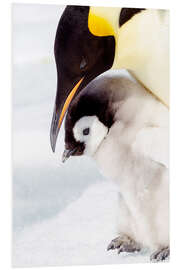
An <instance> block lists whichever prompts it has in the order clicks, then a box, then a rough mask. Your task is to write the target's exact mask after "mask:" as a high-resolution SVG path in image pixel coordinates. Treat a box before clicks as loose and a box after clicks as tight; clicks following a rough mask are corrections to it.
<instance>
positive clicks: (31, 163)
mask: <svg viewBox="0 0 180 270" xmlns="http://www.w3.org/2000/svg"><path fill="white" fill-rule="evenodd" d="M63 9H64V7H61V6H53V5H25V4H14V5H13V16H12V17H13V114H12V116H13V125H12V131H13V254H12V255H13V265H14V266H19V267H20V266H21V267H22V266H25V267H27V266H40V265H42V266H47V265H57V266H58V265H72V264H106V263H107V264H109V263H132V262H147V261H149V258H148V255H147V254H144V253H141V254H140V255H127V256H126V255H117V252H111V251H109V252H107V251H106V247H107V245H108V244H109V242H110V241H111V240H112V239H113V238H114V237H116V236H117V235H116V233H115V224H116V222H115V219H116V218H115V216H116V203H115V201H116V192H115V190H114V188H113V186H112V185H111V183H110V182H108V181H107V180H105V179H104V178H103V177H102V175H101V174H100V173H99V171H98V169H97V168H96V166H95V164H94V163H93V161H92V160H91V159H88V158H85V157H76V158H70V159H69V160H68V161H67V162H66V163H65V164H62V163H61V155H62V152H63V148H64V142H63V135H64V130H63V128H62V129H61V132H60V134H59V138H58V143H57V151H56V154H53V153H52V151H51V148H50V140H49V131H50V123H51V117H52V112H53V106H54V100H55V93H56V68H55V62H54V57H53V43H54V37H55V33H56V28H57V24H58V21H59V18H60V15H61V13H62V11H63Z"/></svg>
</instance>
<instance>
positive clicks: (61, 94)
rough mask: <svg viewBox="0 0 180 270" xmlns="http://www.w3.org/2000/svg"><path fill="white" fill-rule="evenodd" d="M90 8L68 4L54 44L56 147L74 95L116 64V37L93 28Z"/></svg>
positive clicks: (53, 133)
mask: <svg viewBox="0 0 180 270" xmlns="http://www.w3.org/2000/svg"><path fill="white" fill-rule="evenodd" d="M89 10H90V7H88V6H67V7H66V9H65V10H64V13H63V15H62V16H61V19H60V21H59V25H58V28H57V32H56V38H55V46H54V53H55V60H56V67H57V93H56V100H55V107H54V113H53V119H52V124H51V132H50V139H51V147H52V150H53V151H55V146H56V140H57V136H58V133H59V129H60V126H61V124H62V120H63V118H64V115H65V113H66V110H67V109H68V106H69V104H70V102H71V100H72V98H73V97H74V96H75V95H76V94H77V93H78V92H79V91H81V89H83V88H84V87H85V86H86V85H87V84H88V83H89V82H90V81H91V80H93V79H94V78H95V77H97V76H98V75H99V74H101V73H103V72H105V71H106V70H108V69H110V68H111V67H112V65H113V61H114V54H115V38H114V36H113V35H107V36H96V35H93V34H92V33H91V32H90V30H89V28H88V16H89Z"/></svg>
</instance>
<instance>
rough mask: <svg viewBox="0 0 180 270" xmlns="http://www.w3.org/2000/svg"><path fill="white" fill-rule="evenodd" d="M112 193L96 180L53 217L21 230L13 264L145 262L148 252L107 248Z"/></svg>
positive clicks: (111, 228)
mask: <svg viewBox="0 0 180 270" xmlns="http://www.w3.org/2000/svg"><path fill="white" fill-rule="evenodd" d="M115 198H116V192H115V190H114V189H113V187H112V185H111V184H109V183H108V182H103V183H98V184H95V185H93V186H92V187H90V188H88V190H87V191H85V192H84V194H83V195H82V196H81V197H80V198H79V199H78V200H76V201H75V202H73V203H71V204H70V205H69V206H68V207H67V208H66V210H64V211H63V212H61V213H59V214H58V215H57V216H56V217H55V218H52V219H50V220H48V221H44V222H41V223H39V224H36V225H33V226H31V227H30V228H28V229H25V230H24V231H23V232H22V233H21V235H20V236H19V237H18V238H17V239H16V240H15V249H14V254H13V255H14V259H13V262H14V265H15V266H43V265H46V266H53V265H67V264H68V265H76V264H79V265H81V264H114V263H135V262H148V261H149V254H147V253H140V254H132V255H130V254H125V253H124V254H122V255H118V254H117V251H107V250H106V248H107V245H108V244H109V242H110V241H111V240H112V238H113V237H116V236H117V235H115V231H114V224H115V220H116V215H115V213H116V203H115V202H116V199H115Z"/></svg>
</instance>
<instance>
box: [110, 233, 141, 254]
mask: <svg viewBox="0 0 180 270" xmlns="http://www.w3.org/2000/svg"><path fill="white" fill-rule="evenodd" d="M110 249H118V254H119V253H121V252H138V251H140V250H141V247H140V245H139V244H138V243H136V242H135V241H134V240H133V239H131V238H130V237H129V236H127V235H122V236H119V237H117V238H115V239H113V240H112V241H111V243H110V244H109V245H108V247H107V250H110Z"/></svg>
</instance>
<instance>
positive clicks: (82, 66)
mask: <svg viewBox="0 0 180 270" xmlns="http://www.w3.org/2000/svg"><path fill="white" fill-rule="evenodd" d="M86 66H87V62H86V59H85V58H84V57H82V60H81V63H80V69H84V68H86Z"/></svg>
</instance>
